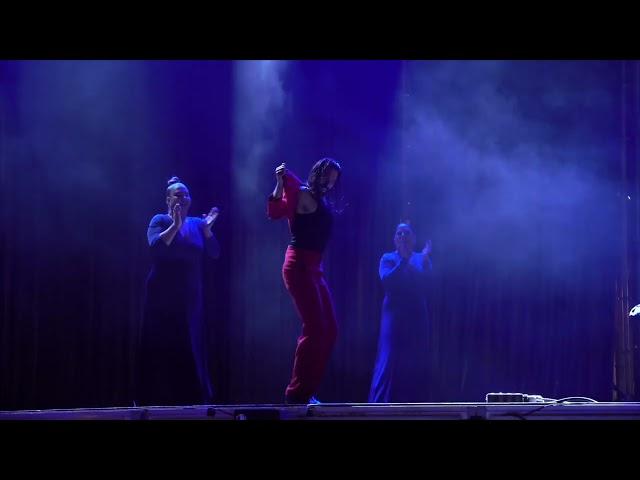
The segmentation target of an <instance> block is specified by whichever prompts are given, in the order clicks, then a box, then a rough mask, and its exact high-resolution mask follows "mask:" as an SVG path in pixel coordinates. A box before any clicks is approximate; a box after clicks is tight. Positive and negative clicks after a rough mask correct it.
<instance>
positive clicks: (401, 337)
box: [369, 223, 432, 403]
mask: <svg viewBox="0 0 640 480" xmlns="http://www.w3.org/2000/svg"><path fill="white" fill-rule="evenodd" d="M394 241H395V245H396V251H394V252H389V253H385V254H383V255H382V258H381V259H380V270H379V273H380V279H381V280H382V285H383V287H384V290H385V297H384V301H383V303H382V317H381V321H380V337H379V340H378V354H377V357H376V363H375V367H374V372H373V378H372V381H371V389H370V392H369V402H372V403H392V402H393V403H396V402H399V403H403V402H427V401H428V399H429V386H428V371H429V366H428V356H427V353H428V350H427V339H428V307H427V297H426V292H427V281H428V278H429V274H430V273H431V269H432V264H431V258H430V253H431V241H427V242H426V244H425V246H424V249H423V250H422V252H420V253H418V252H414V247H415V243H416V237H415V233H414V232H413V229H412V228H411V226H410V225H409V224H407V223H401V224H399V225H398V226H397V228H396V233H395V237H394Z"/></svg>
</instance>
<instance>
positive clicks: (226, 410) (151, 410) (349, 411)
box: [0, 402, 640, 421]
mask: <svg viewBox="0 0 640 480" xmlns="http://www.w3.org/2000/svg"><path fill="white" fill-rule="evenodd" d="M0 420H3V421H6V420H134V421H140V420H203V421H215V420H303V421H317V420H640V403H636V402H598V403H572V402H566V403H560V404H558V403H391V404H370V403H323V404H314V405H296V406H292V405H282V404H273V405H269V404H260V405H194V406H181V407H162V406H151V407H129V408H123V407H118V408H76V409H54V410H17V411H0Z"/></svg>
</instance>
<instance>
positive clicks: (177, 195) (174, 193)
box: [167, 183, 191, 216]
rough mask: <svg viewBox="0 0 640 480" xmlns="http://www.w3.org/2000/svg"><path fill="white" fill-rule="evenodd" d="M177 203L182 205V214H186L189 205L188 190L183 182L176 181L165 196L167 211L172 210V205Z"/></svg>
mask: <svg viewBox="0 0 640 480" xmlns="http://www.w3.org/2000/svg"><path fill="white" fill-rule="evenodd" d="M177 203H179V204H180V206H181V207H182V215H183V216H186V215H187V211H188V210H189V207H190V206H191V196H190V195H189V190H188V189H187V187H185V186H184V185H183V184H181V183H178V184H176V185H175V186H174V187H173V188H171V189H170V190H169V196H168V197H167V205H168V206H169V211H170V212H171V211H173V207H174V206H175V205H176V204H177Z"/></svg>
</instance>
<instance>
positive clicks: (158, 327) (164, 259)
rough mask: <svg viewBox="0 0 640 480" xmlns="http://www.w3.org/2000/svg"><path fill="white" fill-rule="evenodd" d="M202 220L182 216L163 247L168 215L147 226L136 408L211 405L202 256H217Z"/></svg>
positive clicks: (211, 391) (152, 220) (215, 242)
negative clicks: (147, 253)
mask: <svg viewBox="0 0 640 480" xmlns="http://www.w3.org/2000/svg"><path fill="white" fill-rule="evenodd" d="M203 221H204V220H202V219H200V218H195V217H187V218H186V219H185V221H184V224H183V226H182V229H181V231H180V232H179V233H177V234H176V236H175V237H174V239H173V241H172V242H171V244H170V245H168V246H167V245H166V244H165V243H164V242H163V241H162V239H161V238H160V233H162V232H163V231H164V230H166V229H167V228H168V227H169V226H170V225H171V223H172V220H171V217H170V216H169V215H166V214H164V215H162V214H160V215H156V216H154V217H153V218H152V219H151V223H150V224H149V228H148V230H147V238H148V241H149V247H150V249H151V256H152V267H151V271H150V272H149V275H148V277H147V283H146V292H145V299H144V313H143V323H142V330H141V332H140V333H141V336H140V349H139V355H138V361H137V363H138V378H137V392H136V397H137V401H138V403H139V404H140V405H193V404H202V403H204V404H206V403H212V398H213V388H212V385H211V378H210V374H209V367H208V361H207V356H208V352H207V341H206V340H207V337H206V330H205V324H204V316H203V297H202V284H203V266H204V262H205V258H206V257H207V256H208V257H210V258H218V256H219V255H220V245H219V243H218V241H217V240H216V238H215V237H211V238H209V239H205V237H204V234H203V233H202V229H201V228H202V223H203Z"/></svg>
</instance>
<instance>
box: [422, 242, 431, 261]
mask: <svg viewBox="0 0 640 480" xmlns="http://www.w3.org/2000/svg"><path fill="white" fill-rule="evenodd" d="M422 253H424V254H425V255H426V256H427V257H428V256H429V255H430V254H431V240H427V242H426V243H425V244H424V248H423V249H422Z"/></svg>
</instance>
